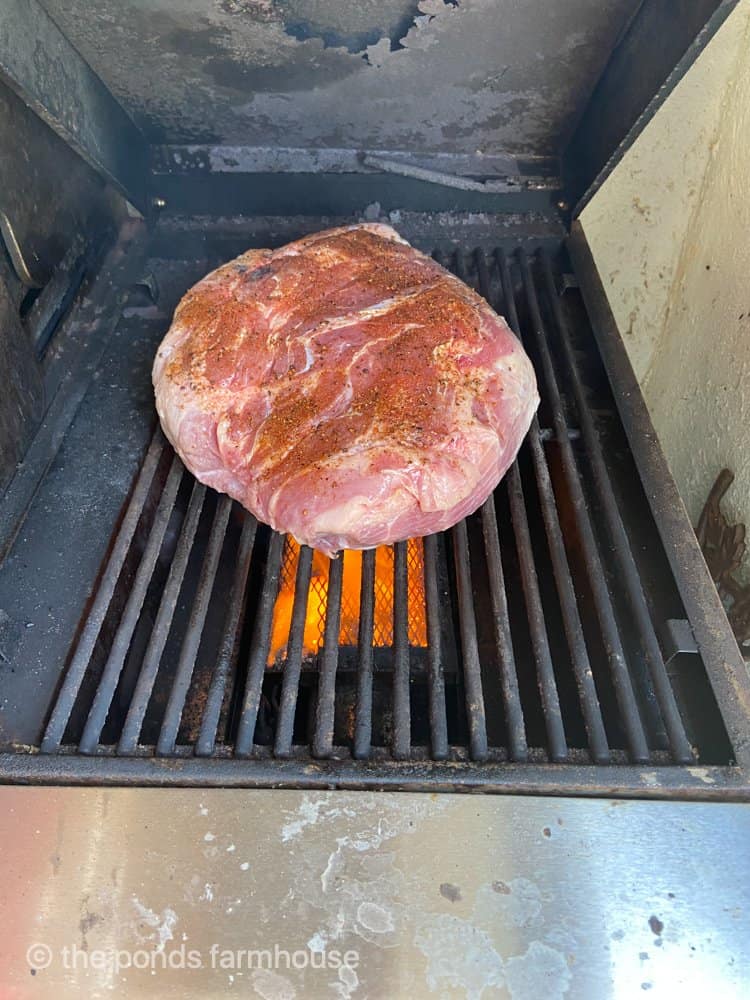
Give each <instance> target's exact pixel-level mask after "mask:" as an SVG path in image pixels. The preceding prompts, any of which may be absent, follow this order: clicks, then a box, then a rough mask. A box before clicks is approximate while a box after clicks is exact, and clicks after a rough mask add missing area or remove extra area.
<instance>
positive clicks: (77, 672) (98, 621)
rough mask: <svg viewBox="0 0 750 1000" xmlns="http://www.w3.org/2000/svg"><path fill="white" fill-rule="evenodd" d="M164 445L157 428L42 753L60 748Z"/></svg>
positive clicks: (43, 742)
mask: <svg viewBox="0 0 750 1000" xmlns="http://www.w3.org/2000/svg"><path fill="white" fill-rule="evenodd" d="M165 446H166V439H165V437H164V434H163V433H162V431H161V429H160V428H157V430H156V433H155V434H154V437H153V439H152V441H151V444H150V446H149V449H148V452H147V454H146V458H145V459H144V462H143V465H142V466H141V471H140V473H139V474H138V478H137V480H136V483H135V488H134V489H133V495H132V497H131V498H130V503H129V504H128V507H127V510H126V512H125V516H124V517H123V520H122V524H121V525H120V530H119V532H118V534H117V540H116V541H115V544H114V547H113V549H112V554H111V556H110V557H109V561H108V563H107V566H106V569H105V570H104V573H103V575H102V578H101V580H100V581H99V585H98V588H97V591H96V598H95V600H94V604H93V606H92V608H91V610H90V611H89V614H88V617H87V618H86V624H85V625H84V627H83V631H82V632H81V637H80V639H79V641H78V645H77V647H76V651H75V653H74V654H73V658H72V660H71V661H70V665H69V666H68V670H67V673H66V675H65V680H64V681H63V684H62V687H61V689H60V693H59V694H58V696H57V700H56V701H55V707H54V709H53V711H52V714H51V716H50V719H49V722H48V723H47V728H46V730H45V733H44V737H43V738H42V742H41V746H40V750H41V752H42V753H55V752H56V751H57V750H59V749H60V744H61V742H62V738H63V736H64V734H65V727H66V726H67V724H68V720H69V719H70V713H71V712H72V711H73V706H74V704H75V700H76V697H77V696H78V691H79V690H80V687H81V683H82V681H83V678H84V675H85V673H86V668H87V666H88V665H89V661H90V660H91V654H92V653H93V652H94V646H95V645H96V640H97V639H98V637H99V633H100V631H101V627H102V625H103V624H104V619H105V617H106V614H107V610H108V608H109V605H110V603H111V601H112V597H113V595H114V592H115V587H116V586H117V581H118V579H119V577H120V573H121V572H122V568H123V566H124V564H125V559H126V558H127V555H128V551H129V550H130V543H131V542H132V540H133V535H134V534H135V529H136V528H137V527H138V522H139V521H140V518H141V514H142V513H143V507H144V505H145V503H146V500H147V499H148V495H149V492H150V490H151V485H152V483H153V480H154V476H155V475H156V470H157V468H158V466H159V462H160V459H161V457H162V454H163V452H164V449H165Z"/></svg>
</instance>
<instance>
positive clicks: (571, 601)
mask: <svg viewBox="0 0 750 1000" xmlns="http://www.w3.org/2000/svg"><path fill="white" fill-rule="evenodd" d="M478 264H479V277H480V284H483V285H484V288H486V289H487V290H489V277H488V275H487V269H486V261H485V258H484V254H483V253H482V254H480V256H479V258H478ZM497 264H498V268H499V271H500V280H501V285H502V290H503V299H504V304H505V308H506V315H507V317H508V322H509V323H510V325H511V328H512V329H513V331H514V332H515V333H516V335H517V336H518V337H519V339H520V337H521V327H520V325H519V322H518V312H517V310H516V303H515V298H514V296H513V288H512V285H511V280H510V269H509V267H508V259H507V257H506V256H505V254H504V253H503V252H502V251H500V252H499V253H498V255H497ZM484 288H483V289H482V294H484V295H485V298H486V297H487V295H486V292H485V290H484ZM527 440H528V442H529V448H530V450H531V458H532V463H533V466H534V475H535V479H536V483H537V493H538V496H539V504H540V507H541V511H542V519H543V520H544V528H545V534H546V536H547V543H548V546H549V553H550V558H551V561H552V571H553V573H554V577H555V584H556V587H557V593H558V597H559V600H560V610H561V612H562V616H563V627H564V629H565V637H566V640H567V642H568V648H569V650H570V656H571V663H572V666H573V671H574V673H575V679H576V685H577V688H578V696H579V701H580V704H581V712H582V714H583V719H584V723H585V726H586V733H587V735H588V738H589V744H590V747H591V753H592V756H593V758H594V760H595V761H596V762H597V763H599V764H606V763H608V762H609V759H610V753H609V746H608V743H607V733H606V730H605V728H604V720H603V718H602V712H601V707H600V705H599V696H598V694H597V691H596V685H595V682H594V676H593V674H592V671H591V664H590V662H589V656H588V651H587V649H586V641H585V638H584V634H583V625H582V622H581V616H580V613H579V610H578V602H577V600H576V594H575V588H574V586H573V577H572V574H571V572H570V566H569V564H568V557H567V554H566V552H565V543H564V541H563V535H562V528H561V527H560V518H559V514H558V511H557V503H556V501H555V494H554V491H553V489H552V480H551V478H550V473H549V468H548V466H547V458H546V455H545V453H544V448H543V446H542V443H541V431H540V429H539V420H538V418H537V417H536V415H535V416H534V419H533V421H532V424H531V429H530V433H529V435H528V438H527Z"/></svg>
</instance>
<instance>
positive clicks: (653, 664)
mask: <svg viewBox="0 0 750 1000" xmlns="http://www.w3.org/2000/svg"><path fill="white" fill-rule="evenodd" d="M540 259H541V262H542V273H543V276H544V287H545V290H546V292H547V298H548V300H549V303H550V305H551V307H552V315H553V317H554V320H555V326H556V328H557V332H558V335H559V340H560V344H561V345H562V351H563V355H564V357H565V364H566V368H567V372H568V376H569V378H570V384H571V385H572V387H573V395H574V396H575V401H576V408H577V410H578V415H579V422H580V426H581V433H582V435H583V439H584V442H585V444H586V449H587V454H588V456H589V459H590V462H591V468H592V473H593V480H594V485H595V487H596V490H597V493H598V495H599V498H600V501H601V504H602V509H603V510H604V514H605V517H606V520H607V525H608V527H609V531H610V534H611V537H612V542H613V546H614V553H615V555H616V557H617V558H618V563H619V566H618V569H619V570H620V571H621V573H622V580H623V582H624V584H625V591H626V594H627V596H628V600H629V604H630V607H631V610H632V611H633V614H634V615H635V619H636V622H637V624H638V628H639V630H640V635H641V638H642V640H643V645H644V652H645V654H646V662H647V663H648V665H649V670H650V673H651V679H652V682H653V685H654V691H655V692H656V697H657V700H658V703H659V708H660V710H661V714H662V718H663V720H664V725H665V727H666V730H667V734H668V737H669V744H670V748H671V750H672V754H673V756H674V759H675V761H677V762H678V763H681V764H689V763H690V762H691V761H692V760H693V750H692V747H691V746H690V741H689V740H688V738H687V735H686V733H685V727H684V726H683V723H682V719H681V718H680V713H679V709H678V708H677V702H676V701H675V696H674V692H673V690H672V687H671V685H670V683H669V677H668V676H667V671H666V668H665V666H664V660H663V658H662V655H661V649H660V648H659V642H658V639H657V637H656V632H655V630H654V625H653V622H652V621H651V615H650V614H649V610H648V606H647V604H646V597H645V594H644V593H643V587H642V585H641V580H640V576H639V573H638V568H637V566H636V564H635V559H634V558H633V552H632V550H631V548H630V541H629V539H628V536H627V532H626V531H625V525H624V524H623V522H622V517H621V515H620V512H619V510H618V507H617V500H616V499H615V495H614V491H613V489H612V483H611V482H610V478H609V475H608V474H607V468H606V465H605V463H604V457H603V455H602V451H601V446H600V444H599V438H598V435H597V432H596V428H595V426H594V421H593V418H592V415H591V410H590V408H589V407H588V406H587V405H586V398H585V395H584V391H583V385H582V384H581V378H580V375H579V373H578V368H577V365H576V362H575V357H574V355H573V349H572V347H571V344H570V336H569V333H568V328H567V323H566V321H565V318H564V316H563V314H562V309H561V308H560V302H559V300H558V297H557V294H556V290H555V282H554V278H553V277H552V269H551V267H550V262H549V258H548V257H547V255H546V254H545V253H544V252H543V251H542V252H541V254H540Z"/></svg>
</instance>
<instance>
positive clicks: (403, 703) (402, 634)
mask: <svg viewBox="0 0 750 1000" xmlns="http://www.w3.org/2000/svg"><path fill="white" fill-rule="evenodd" d="M408 573H409V568H408V566H407V563H406V542H396V544H395V545H394V546H393V740H392V744H391V745H392V750H393V756H394V757H395V759H396V760H408V758H409V750H410V748H411V707H410V705H409V687H410V685H409V618H408V615H409V607H408V601H409V577H408Z"/></svg>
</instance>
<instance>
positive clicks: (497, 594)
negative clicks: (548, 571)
mask: <svg viewBox="0 0 750 1000" xmlns="http://www.w3.org/2000/svg"><path fill="white" fill-rule="evenodd" d="M482 533H483V536H484V547H485V553H486V556H487V570H488V572H489V579H490V600H491V602H492V624H493V629H494V633H495V650H496V652H497V663H498V669H499V673H500V687H501V690H502V693H503V702H504V705H505V717H506V722H507V726H508V743H509V749H510V759H511V760H514V761H524V760H526V759H527V758H528V746H527V744H526V727H525V725H524V719H523V707H522V705H521V698H520V695H519V693H518V676H517V674H516V662H515V657H514V655H513V640H512V639H511V634H510V621H509V619H508V601H507V598H506V596H505V580H504V578H503V563H502V558H501V555H500V538H499V533H498V528H497V514H496V513H495V498H494V496H490V497H489V499H488V500H487V501H486V502H485V504H484V506H483V507H482Z"/></svg>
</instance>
